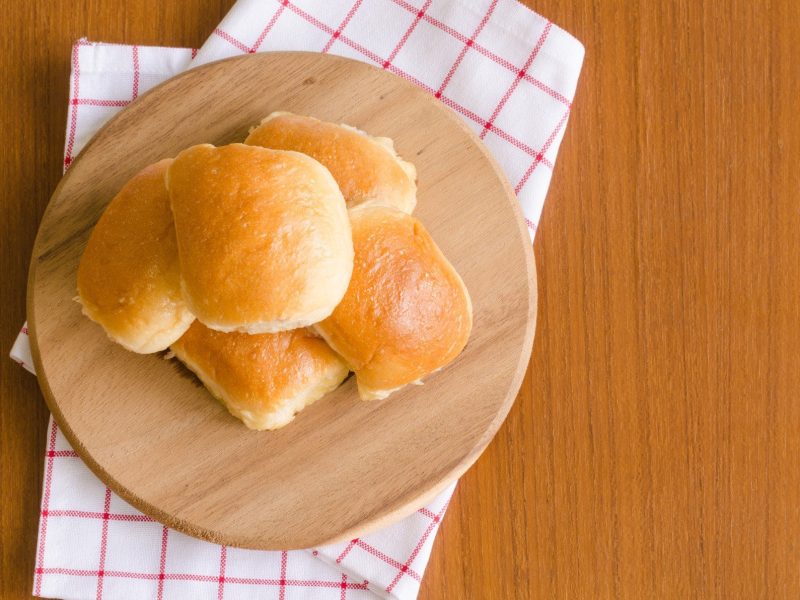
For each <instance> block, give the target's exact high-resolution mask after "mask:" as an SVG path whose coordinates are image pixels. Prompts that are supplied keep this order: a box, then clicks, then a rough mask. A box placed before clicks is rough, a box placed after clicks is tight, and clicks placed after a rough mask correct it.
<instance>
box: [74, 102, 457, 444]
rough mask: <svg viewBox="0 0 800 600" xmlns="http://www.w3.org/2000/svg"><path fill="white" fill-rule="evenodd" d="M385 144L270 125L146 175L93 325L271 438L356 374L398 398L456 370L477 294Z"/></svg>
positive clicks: (108, 240) (110, 231) (123, 216)
mask: <svg viewBox="0 0 800 600" xmlns="http://www.w3.org/2000/svg"><path fill="white" fill-rule="evenodd" d="M416 191H417V190H416V169H415V168H414V165H412V164H411V163H408V162H406V161H404V160H403V159H401V158H400V157H399V156H398V155H397V153H396V152H395V150H394V145H393V143H392V141H391V140H390V139H388V138H380V137H372V136H370V135H368V134H366V133H364V132H362V131H359V130H357V129H355V128H352V127H349V126H347V125H337V124H334V123H326V122H323V121H320V120H317V119H315V118H312V117H307V116H300V115H294V114H291V113H287V112H275V113H272V114H271V115H269V116H268V117H266V118H265V119H264V120H263V121H262V122H261V124H260V125H258V126H256V127H254V128H253V129H252V130H251V131H250V134H249V136H248V137H247V139H246V140H245V141H244V143H243V144H230V145H228V146H221V147H215V146H212V145H210V144H200V145H197V146H192V147H191V148H187V149H186V150H184V151H183V152H181V153H180V154H178V156H176V157H175V158H174V159H165V160H162V161H160V162H158V163H155V164H153V165H150V166H148V167H146V168H145V169H143V170H142V171H141V172H139V173H138V174H137V175H135V176H134V177H133V178H132V179H131V180H130V181H128V182H127V183H126V184H125V186H124V187H123V188H122V189H121V190H120V192H119V193H118V194H117V195H116V196H115V197H114V198H113V199H112V200H111V202H110V204H109V205H108V207H107V208H106V210H105V212H104V213H103V215H102V216H101V217H100V220H99V221H98V223H97V225H96V226H95V228H94V230H93V231H92V233H91V236H90V237H89V241H88V244H87V246H86V249H85V250H84V253H83V256H82V257H81V261H80V265H79V267H78V301H79V302H80V304H81V306H82V309H83V313H84V314H85V315H86V316H87V317H89V318H90V319H91V320H93V321H95V322H96V323H98V324H99V325H101V326H102V327H103V329H104V330H105V332H106V333H107V334H108V336H109V338H111V340H113V341H115V342H117V343H119V344H121V345H122V346H124V347H125V348H127V349H128V350H131V351H133V352H137V353H153V352H160V351H163V350H167V349H169V350H171V353H170V354H169V355H168V356H170V357H171V356H173V355H174V356H175V357H177V358H178V359H179V360H180V361H181V362H183V363H184V364H185V365H186V366H187V367H188V368H189V369H191V370H192V371H193V372H194V373H195V374H196V375H197V376H198V377H199V378H200V380H201V381H202V382H203V383H204V384H205V386H206V388H207V389H208V391H209V392H210V393H211V394H212V395H213V396H215V397H216V398H217V399H219V400H220V401H221V402H222V403H223V404H224V405H225V406H226V407H227V408H228V410H229V411H230V413H231V414H232V415H234V416H235V417H237V418H239V419H241V420H242V422H244V424H245V425H247V427H249V428H251V429H258V430H263V429H276V428H279V427H282V426H284V425H286V424H287V423H289V422H290V421H291V420H292V419H293V418H294V416H295V415H296V414H297V413H298V412H299V411H301V410H302V409H303V408H304V407H306V406H308V405H310V404H311V403H313V402H315V401H317V400H319V399H320V398H322V397H323V396H324V395H325V394H327V393H328V392H330V391H332V390H334V389H336V388H337V387H338V386H339V385H340V384H341V382H342V381H344V379H345V378H346V377H347V375H348V374H349V373H350V372H351V371H352V372H354V373H355V377H356V383H357V385H358V392H359V395H360V397H361V398H362V399H363V400H372V399H381V398H386V397H387V396H388V395H389V394H391V393H392V392H394V391H396V390H399V389H400V388H402V387H403V386H405V385H408V384H412V383H421V380H422V378H423V377H425V376H426V375H429V374H430V373H433V372H435V371H438V370H439V369H441V368H442V367H444V366H445V365H447V364H448V363H449V362H451V361H452V360H453V359H454V358H455V357H456V356H457V355H458V354H459V353H460V352H461V350H462V349H463V348H464V346H465V345H466V343H467V339H468V337H469V334H470V331H471V328H472V304H471V302H470V297H469V293H468V292H467V288H466V287H465V285H464V282H463V281H462V280H461V277H460V276H459V275H458V273H457V272H456V270H455V269H454V268H453V266H452V265H451V264H450V262H449V261H448V260H447V258H446V257H445V256H444V255H443V254H442V252H441V251H440V250H439V248H438V246H437V245H436V243H435V242H434V241H433V239H432V238H431V236H430V234H429V233H428V232H427V231H426V230H425V227H424V226H423V225H422V223H420V222H419V221H418V220H417V219H415V218H414V217H413V216H411V212H412V211H413V210H414V207H415V206H416V203H417V197H416Z"/></svg>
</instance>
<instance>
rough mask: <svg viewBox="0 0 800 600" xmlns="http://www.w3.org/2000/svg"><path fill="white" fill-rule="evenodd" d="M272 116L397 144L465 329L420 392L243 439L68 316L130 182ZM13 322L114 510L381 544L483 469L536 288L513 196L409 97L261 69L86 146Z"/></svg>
mask: <svg viewBox="0 0 800 600" xmlns="http://www.w3.org/2000/svg"><path fill="white" fill-rule="evenodd" d="M274 110H288V111H292V112H296V113H302V114H309V115H313V116H315V117H319V118H321V119H325V120H330V121H335V122H344V123H347V124H350V125H353V126H356V127H358V128H360V129H363V130H366V131H368V132H370V133H371V134H374V135H380V136H388V137H391V138H393V139H394V140H395V143H396V147H397V150H398V152H399V153H400V155H401V156H403V157H404V158H406V159H407V160H410V161H412V162H414V163H415V164H416V166H417V170H418V174H419V199H418V205H417V209H416V211H415V215H416V216H417V217H418V218H419V219H420V220H421V221H422V222H423V223H424V224H425V225H426V227H427V228H428V229H429V231H430V232H431V234H432V235H433V237H434V239H435V240H436V241H437V242H438V244H439V246H440V247H441V248H442V250H443V251H444V253H445V254H446V255H447V256H448V257H449V258H450V260H451V261H452V262H453V264H454V265H455V267H456V268H457V269H458V271H459V272H460V273H461V275H462V276H463V278H464V281H465V282H466V285H467V287H468V288H469V291H470V294H471V296H472V302H473V305H474V315H475V323H474V329H473V332H472V337H471V338H470V341H469V344H468V345H467V348H466V349H465V350H464V352H463V353H462V354H461V356H459V358H458V359H456V361H455V362H454V363H452V364H451V365H449V366H448V367H446V368H445V369H443V370H442V371H440V372H439V373H436V374H435V375H432V376H430V377H427V378H426V379H425V385H423V386H409V387H407V388H406V389H404V390H402V391H400V392H398V393H395V394H394V395H392V396H391V397H390V398H389V399H388V400H385V401H373V402H361V401H359V400H358V397H357V394H356V390H355V386H354V382H353V380H352V379H350V380H348V381H347V382H345V384H344V385H343V386H342V387H340V388H339V389H338V390H337V391H336V392H334V393H332V394H330V395H329V396H327V397H325V398H324V399H323V400H320V401H319V402H317V403H316V404H314V405H313V406H311V407H310V408H307V409H306V410H304V411H303V412H302V413H300V414H299V415H298V417H297V418H296V419H295V421H294V422H293V423H291V424H290V425H289V426H287V427H285V428H283V429H281V430H279V431H275V432H254V431H250V430H248V429H246V428H245V427H244V426H243V425H242V424H241V423H240V422H239V421H237V420H236V419H234V418H233V417H231V416H230V415H229V414H228V412H227V411H226V410H225V409H224V408H223V407H222V406H221V405H220V404H219V403H217V402H216V401H215V400H213V399H212V397H211V396H210V395H209V394H208V393H207V392H206V391H205V390H204V388H203V387H202V386H201V385H200V384H199V382H198V381H197V380H196V379H195V378H194V377H193V376H191V375H190V374H188V372H187V371H185V370H184V369H183V368H181V367H180V366H179V365H178V364H177V362H176V361H174V360H172V361H171V360H165V358H164V357H163V355H147V356H140V355H136V354H133V353H130V352H127V351H125V350H124V349H123V348H121V347H120V346H117V345H115V344H113V343H112V342H110V341H109V340H108V339H107V338H106V336H105V334H104V333H103V331H102V330H101V328H100V327H99V326H97V325H95V324H94V323H92V322H90V321H89V320H88V319H86V318H85V317H83V316H82V315H81V312H80V308H79V306H78V304H77V303H76V302H74V301H73V298H74V297H75V294H76V281H75V279H76V270H77V265H78V260H79V258H80V255H81V252H82V250H83V248H84V245H85V243H86V240H87V238H88V235H89V233H90V231H91V229H92V227H93V225H94V224H95V222H96V221H97V219H98V218H99V216H100V214H101V212H102V211H103V209H104V207H105V206H106V204H107V203H108V202H109V200H110V199H111V198H112V197H113V196H114V195H115V194H116V192H117V191H118V190H119V189H120V187H121V186H122V185H123V183H125V181H126V180H127V179H128V178H130V177H131V176H132V175H133V174H135V173H136V172H137V171H139V170H140V169H141V168H142V167H144V166H145V165H147V164H149V163H152V162H155V161H157V160H159V159H161V158H165V157H171V156H175V155H176V154H177V153H178V152H179V151H180V150H182V149H183V148H186V147H187V146H190V145H192V144H198V143H202V142H210V143H213V144H218V145H219V144H225V143H230V142H240V141H242V140H243V139H244V137H245V136H246V134H247V131H248V128H250V127H251V126H253V125H254V124H256V123H258V122H259V121H260V119H261V118H262V117H264V116H265V115H267V114H269V113H270V112H272V111H274ZM28 318H29V327H30V331H31V341H32V350H33V358H34V364H35V366H36V369H37V373H38V375H39V382H40V385H41V387H42V391H43V393H44V396H45V398H46V400H47V403H48V405H49V406H50V409H51V410H52V412H53V414H54V415H55V418H56V420H57V421H58V424H59V426H60V427H61V428H62V430H63V431H64V433H65V435H66V436H67V438H68V439H69V441H70V443H71V444H72V445H73V447H74V448H75V450H76V451H77V452H78V454H80V456H81V457H82V458H83V459H84V461H85V462H86V464H87V465H88V466H89V467H90V468H91V469H92V471H94V472H95V474H97V476H98V477H99V478H100V479H102V480H103V481H104V482H105V483H107V484H108V485H109V486H110V487H111V488H112V489H113V490H114V491H115V492H116V493H118V494H119V495H120V496H122V497H123V498H124V499H125V500H127V501H128V502H130V503H131V504H133V505H134V506H136V507H137V508H139V509H140V510H142V511H143V512H145V513H146V514H148V515H150V516H152V517H153V518H155V519H157V520H159V521H161V522H163V523H165V524H167V525H169V526H170V527H173V528H175V529H177V530H179V531H182V532H184V533H187V534H189V535H193V536H197V537H201V538H204V539H208V540H211V541H214V542H218V543H225V544H229V545H232V546H239V547H245V548H259V549H271V550H274V549H294V548H304V547H312V546H317V545H321V544H326V543H331V542H335V541H341V540H345V539H348V538H352V537H355V536H356V535H360V534H363V533H365V532H367V531H370V530H372V529H375V528H379V527H383V526H386V525H389V524H390V523H392V522H393V521H395V520H397V519H400V518H401V517H403V516H405V515H407V514H409V513H410V512H412V511H413V510H415V509H417V508H419V507H421V506H422V505H423V504H424V503H425V502H426V501H428V500H430V499H431V498H432V497H433V496H434V495H435V494H436V493H437V492H439V491H441V490H442V489H443V488H444V487H445V486H446V485H447V484H448V483H450V482H451V481H453V480H454V479H455V478H457V477H458V476H459V475H461V474H462V473H463V472H464V471H465V470H466V469H467V468H468V467H469V466H470V465H471V464H472V463H473V462H474V461H475V460H476V459H477V458H478V456H479V455H480V453H481V452H482V451H483V449H484V448H485V447H486V445H487V444H488V443H489V441H490V440H491V439H492V437H493V436H494V434H495V432H496V431H497V429H498V428H499V427H500V425H501V423H502V422H503V419H504V418H505V416H506V414H507V413H508V410H509V409H510V407H511V405H512V403H513V402H514V398H515V396H516V393H517V391H518V389H519V386H520V384H521V382H522V378H523V375H524V373H525V369H526V366H527V364H528V359H529V357H530V352H531V346H532V342H533V336H534V330H535V322H536V276H535V267H534V261H533V253H532V250H531V244H530V238H529V236H528V232H527V229H526V227H525V225H524V222H523V218H522V215H521V212H520V209H519V207H518V204H517V200H516V198H515V197H514V194H513V191H512V190H511V188H510V186H509V184H508V182H507V181H506V180H505V178H504V176H503V175H502V173H501V171H500V169H499V167H498V165H497V164H496V163H495V162H494V160H493V159H492V158H491V157H490V155H489V154H488V152H487V150H486V149H485V148H484V146H483V145H482V143H481V142H480V141H479V140H478V139H477V137H476V136H475V135H474V134H473V133H472V132H471V131H470V130H469V129H468V128H467V127H466V125H464V123H462V121H461V120H460V118H459V117H458V116H456V115H455V114H454V113H452V112H451V111H450V110H449V109H448V108H446V107H445V106H443V105H442V104H441V103H439V102H438V101H436V100H434V99H433V98H432V97H431V96H430V95H428V94H427V93H425V92H423V91H422V90H420V89H419V88H417V87H415V86H414V85H412V84H411V83H408V82H406V81H404V80H402V79H400V78H398V77H395V76H394V75H391V74H389V73H387V72H386V71H382V70H380V69H377V68H374V67H371V66H368V65H366V64H363V63H360V62H356V61H352V60H348V59H344V58H339V57H334V56H328V55H322V54H312V53H298V52H280V53H264V54H256V55H250V56H244V57H238V58H233V59H229V60H225V61H220V62H216V63H212V64H209V65H206V66H203V67H200V68H197V69H193V70H191V71H188V72H187V73H184V74H182V75H180V76H178V77H175V78H173V79H171V80H169V81H167V82H166V83H164V84H162V85H161V86H159V87H157V88H155V89H153V90H152V91H150V92H149V93H147V94H145V95H143V96H142V97H141V98H139V99H138V100H136V101H135V102H134V103H132V104H131V105H130V106H128V107H127V108H125V109H124V110H123V111H122V112H120V113H119V114H118V115H117V116H116V117H114V118H113V119H112V120H111V121H110V122H109V123H108V124H107V125H106V126H105V127H104V128H103V129H102V130H101V131H100V132H99V133H98V134H97V135H96V136H95V137H94V138H93V139H92V141H91V142H89V144H88V145H87V146H86V148H85V149H84V150H83V152H82V153H81V154H80V156H79V157H78V158H77V160H75V162H74V163H73V164H72V166H71V168H70V169H69V171H68V172H67V174H66V175H65V176H64V178H63V179H62V181H61V183H60V184H59V185H58V187H57V188H56V190H55V193H54V194H53V197H52V199H51V201H50V204H49V206H48V208H47V211H46V212H45V215H44V217H43V219H42V223H41V226H40V229H39V234H38V236H37V238H36V243H35V246H34V250H33V257H32V260H31V270H30V278H29V285H28Z"/></svg>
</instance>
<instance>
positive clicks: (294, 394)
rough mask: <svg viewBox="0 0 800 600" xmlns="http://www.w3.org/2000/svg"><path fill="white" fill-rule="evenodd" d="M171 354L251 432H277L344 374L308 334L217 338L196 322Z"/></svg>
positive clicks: (344, 369) (335, 359)
mask: <svg viewBox="0 0 800 600" xmlns="http://www.w3.org/2000/svg"><path fill="white" fill-rule="evenodd" d="M172 352H173V353H174V354H175V356H177V357H178V359H179V360H180V361H181V362H182V363H184V364H185V365H186V366H187V367H188V368H189V369H190V370H191V371H193V372H194V373H195V374H196V375H197V376H198V377H199V378H200V380H201V381H202V382H203V383H204V384H205V386H206V388H207V389H208V391H209V392H210V393H211V394H212V395H213V396H214V397H215V398H217V399H218V400H220V401H221V402H222V403H223V404H224V405H225V407H226V408H227V409H228V411H230V413H231V414H232V415H233V416H235V417H236V418H238V419H241V421H242V422H243V423H244V424H245V425H247V427H249V428H250V429H257V430H263V429H277V428H279V427H283V426H284V425H286V424H288V423H289V422H290V421H292V419H294V416H295V414H297V413H298V412H299V411H301V410H303V408H305V407H306V406H308V405H310V404H312V403H313V402H316V401H317V400H319V399H320V398H322V396H324V395H325V394H327V393H328V392H330V391H333V390H334V389H336V388H337V387H338V386H339V384H340V383H341V382H342V381H343V380H344V379H345V378H346V377H347V374H348V373H349V371H348V369H347V366H346V365H345V364H344V362H343V361H342V360H341V358H339V356H337V355H336V353H335V352H333V350H331V349H330V348H329V347H328V345H327V344H326V343H325V341H324V340H322V339H320V338H319V337H316V336H315V335H314V334H313V333H311V332H310V331H308V330H307V329H296V330H294V331H282V332H280V333H262V334H256V335H250V334H246V333H222V332H219V331H214V330H212V329H209V328H208V327H206V326H205V325H203V324H202V323H201V322H200V321H195V322H194V323H193V324H192V326H191V327H190V328H189V330H188V331H187V332H186V333H185V334H184V335H183V337H181V338H180V339H179V340H178V341H177V342H175V343H174V344H172Z"/></svg>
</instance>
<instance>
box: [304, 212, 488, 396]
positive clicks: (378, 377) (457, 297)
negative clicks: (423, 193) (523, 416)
mask: <svg viewBox="0 0 800 600" xmlns="http://www.w3.org/2000/svg"><path fill="white" fill-rule="evenodd" d="M350 222H351V226H352V230H353V246H354V249H355V262H354V267H353V276H352V278H351V280H350V287H349V288H348V290H347V293H346V294H345V296H344V298H343V299H342V301H341V303H339V305H338V306H337V307H336V310H334V311H333V314H332V315H331V316H330V317H328V318H327V319H325V320H324V321H322V322H320V323H317V324H316V325H315V326H314V328H315V330H316V331H317V332H319V334H320V335H321V336H322V337H323V338H325V340H326V341H327V342H328V344H330V346H331V347H332V348H333V349H334V350H335V351H336V352H338V353H339V354H340V355H341V356H342V358H344V360H345V362H346V363H347V364H348V366H349V367H350V369H351V370H352V371H354V372H355V374H356V378H357V383H358V391H359V395H360V396H361V398H362V400H372V399H379V398H385V397H387V396H388V395H389V394H390V393H392V392H393V391H395V390H397V389H399V388H401V387H403V386H404V385H407V384H409V383H419V380H420V379H421V378H422V377H424V376H425V375H428V374H429V373H432V372H434V371H437V370H439V369H441V368H442V367H444V366H445V365H446V364H447V363H449V362H450V361H452V360H453V359H454V358H455V357H456V356H458V354H459V353H460V352H461V350H462V349H463V348H464V346H465V345H466V343H467V339H468V338H469V334H470V331H471V330H472V303H471V301H470V297H469V293H468V292H467V288H466V286H465V285H464V282H463V281H462V280H461V277H460V276H459V274H458V273H457V272H456V270H455V269H454V268H453V266H452V265H451V264H450V263H449V262H448V260H447V258H445V256H444V255H443V254H442V252H441V251H440V250H439V248H438V246H437V245H436V243H435V242H434V241H433V239H432V238H431V236H430V235H429V234H428V232H427V231H426V230H425V228H424V227H423V226H422V224H421V223H420V222H419V221H418V220H417V219H415V218H414V217H412V216H410V215H408V214H406V213H404V212H402V211H400V210H397V209H396V208H391V207H385V206H379V205H363V206H358V207H356V208H353V209H351V210H350Z"/></svg>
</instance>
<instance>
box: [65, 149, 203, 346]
mask: <svg viewBox="0 0 800 600" xmlns="http://www.w3.org/2000/svg"><path fill="white" fill-rule="evenodd" d="M171 163H172V159H165V160H162V161H160V162H158V163H155V164H153V165H150V166H148V167H145V168H144V169H143V170H142V171H140V172H139V173H137V174H136V175H134V176H133V178H132V179H131V180H130V181H128V183H126V184H125V185H124V186H123V188H122V189H121V190H120V191H119V193H118V194H117V195H116V196H114V198H113V199H112V200H111V202H110V203H109V205H108V207H107V208H106V210H105V212H104V213H103V214H102V216H101V217H100V220H99V221H98V222H97V225H95V227H94V230H92V233H91V235H90V236H89V241H88V243H87V245H86V248H85V249H84V251H83V255H82V256H81V260H80V264H79V266H78V298H77V300H78V302H80V304H81V306H82V308H83V314H85V315H86V316H87V317H89V318H90V319H91V320H92V321H95V322H96V323H99V324H100V325H101V326H102V327H103V329H105V331H106V333H107V334H108V337H109V338H111V339H112V340H114V341H115V342H117V343H119V344H121V345H122V346H124V347H125V348H127V349H128V350H132V351H133V352H138V353H141V354H147V353H150V352H158V351H160V350H164V349H166V348H168V347H169V345H170V344H171V343H172V342H174V341H175V340H177V339H178V338H179V337H181V335H183V333H184V332H185V331H186V330H187V329H188V327H189V325H190V324H191V322H192V321H193V320H194V315H193V314H192V313H191V312H190V311H189V308H188V307H187V306H186V303H185V302H184V301H183V297H182V295H181V289H180V270H179V267H178V248H177V244H176V241H175V228H174V225H173V221H172V212H171V211H170V206H169V195H168V194H167V188H166V187H165V185H164V173H165V172H166V170H167V168H168V167H169V165H170V164H171Z"/></svg>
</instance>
